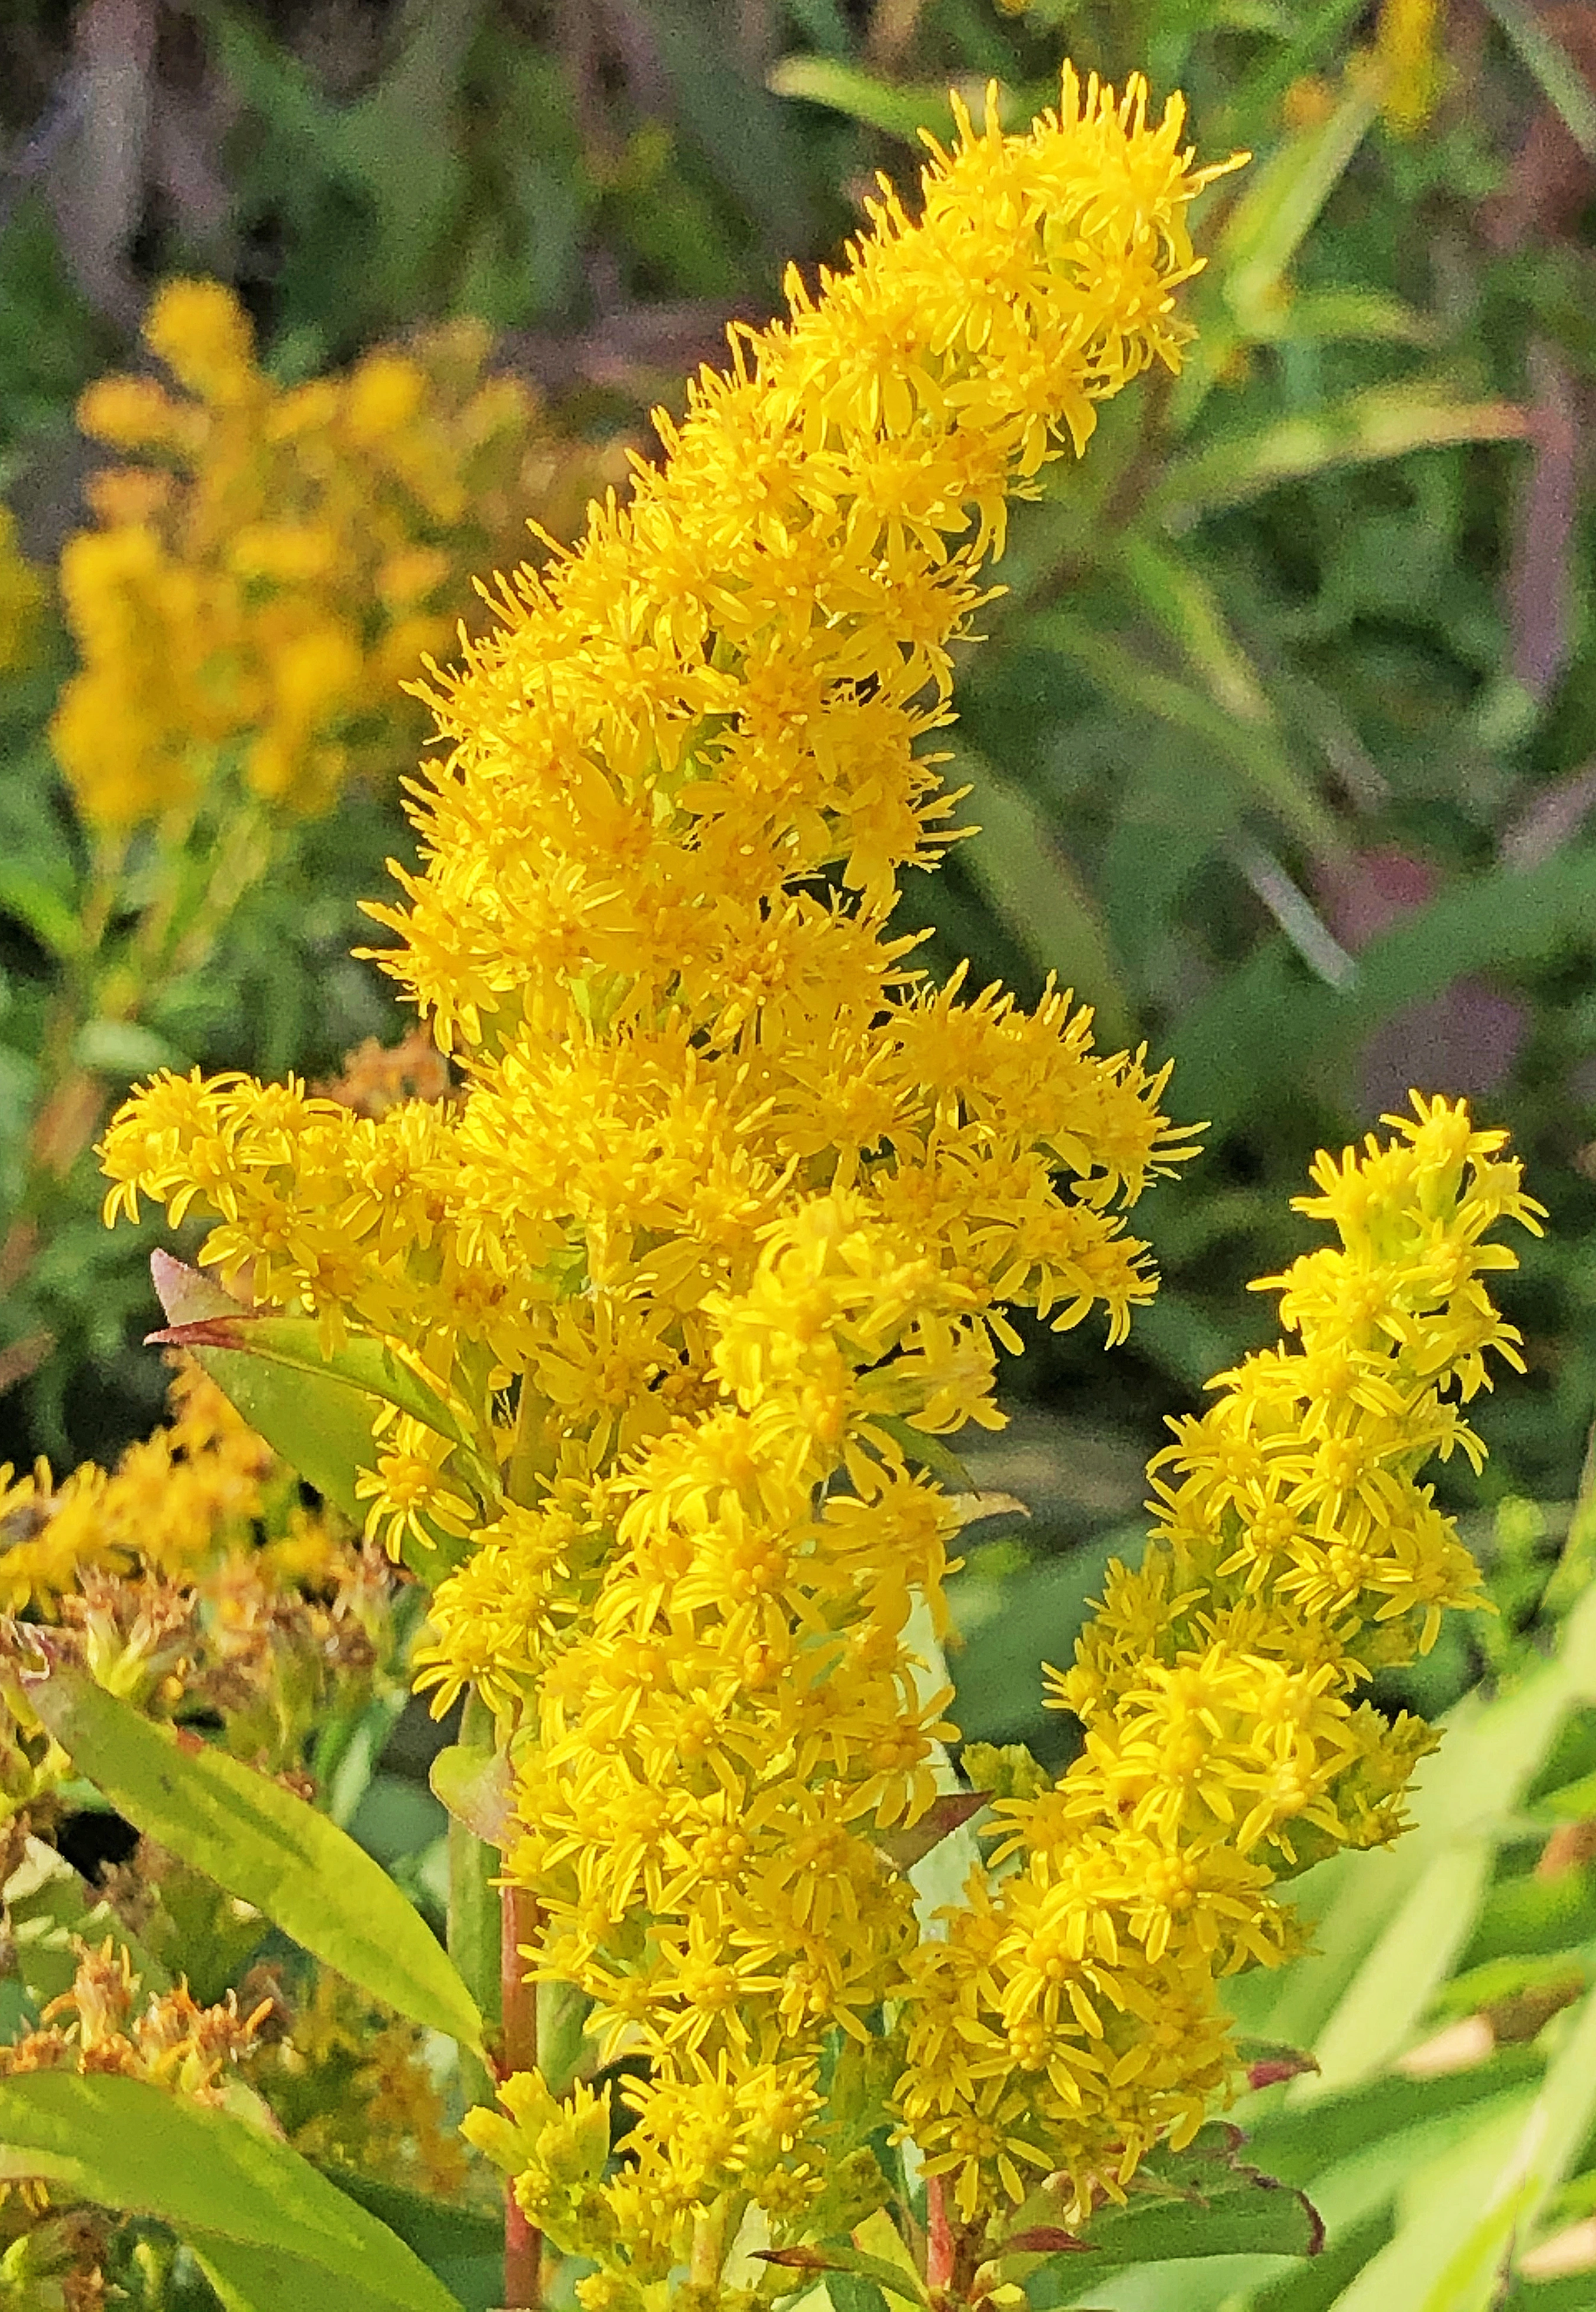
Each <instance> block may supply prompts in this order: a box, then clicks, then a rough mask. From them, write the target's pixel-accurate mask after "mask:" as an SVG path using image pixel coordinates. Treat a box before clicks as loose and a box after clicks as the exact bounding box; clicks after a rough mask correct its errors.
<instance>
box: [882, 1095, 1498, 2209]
mask: <svg viewBox="0 0 1596 2312" xmlns="http://www.w3.org/2000/svg"><path fill="white" fill-rule="evenodd" d="M1415 1105H1416V1120H1414V1119H1410V1120H1407V1121H1401V1120H1399V1119H1397V1118H1394V1117H1393V1118H1390V1119H1388V1121H1389V1122H1390V1123H1392V1124H1393V1125H1395V1126H1396V1130H1395V1134H1394V1136H1393V1137H1392V1138H1391V1139H1390V1141H1389V1142H1387V1143H1384V1144H1383V1145H1382V1144H1381V1143H1377V1142H1375V1141H1374V1140H1373V1139H1371V1140H1370V1141H1369V1142H1368V1143H1367V1146H1366V1148H1365V1150H1364V1151H1363V1152H1357V1151H1354V1150H1350V1149H1349V1150H1348V1151H1347V1152H1346V1154H1345V1155H1344V1156H1343V1157H1342V1159H1341V1160H1340V1161H1339V1162H1338V1163H1337V1161H1336V1160H1334V1159H1333V1158H1330V1157H1328V1156H1321V1157H1320V1159H1319V1160H1318V1163H1317V1165H1316V1166H1315V1171H1314V1177H1315V1180H1316V1183H1317V1185H1318V1187H1319V1189H1320V1194H1319V1195H1317V1196H1311V1197H1306V1198H1302V1199H1300V1200H1299V1205H1298V1209H1299V1210H1301V1211H1303V1212H1305V1213H1310V1214H1311V1215H1312V1217H1314V1218H1315V1219H1319V1220H1325V1221H1329V1222H1333V1223H1334V1224H1335V1226H1336V1227H1337V1230H1338V1231H1339V1233H1340V1237H1341V1242H1340V1244H1339V1246H1337V1247H1336V1248H1325V1249H1324V1250H1321V1251H1319V1252H1314V1253H1311V1254H1309V1255H1307V1256H1305V1257H1303V1258H1302V1259H1301V1260H1299V1261H1297V1262H1295V1263H1294V1264H1293V1266H1292V1267H1291V1268H1290V1269H1289V1270H1288V1271H1287V1272H1286V1274H1285V1275H1284V1276H1277V1277H1270V1278H1267V1279H1265V1280H1264V1283H1265V1286H1267V1288H1270V1289H1275V1290H1278V1292H1280V1295H1281V1321H1282V1324H1283V1326H1284V1327H1285V1330H1286V1331H1287V1332H1288V1333H1290V1334H1293V1335H1295V1336H1297V1337H1296V1342H1295V1344H1282V1345H1281V1346H1280V1347H1278V1348H1275V1349H1270V1350H1267V1351H1265V1352H1263V1353H1260V1354H1258V1355H1257V1356H1253V1357H1250V1358H1249V1359H1248V1360H1247V1362H1245V1363H1244V1364H1243V1365H1241V1366H1240V1367H1239V1368H1238V1369H1237V1370H1236V1371H1233V1372H1230V1373H1226V1374H1223V1375H1222V1376H1221V1378H1220V1379H1218V1380H1217V1381H1216V1382H1215V1384H1214V1387H1215V1389H1216V1390H1217V1391H1218V1392H1219V1394H1218V1395H1217V1397H1216V1398H1215V1403H1214V1405H1213V1406H1211V1407H1210V1408H1209V1410H1208V1411H1207V1412H1206V1413H1205V1414H1202V1415H1201V1416H1200V1417H1198V1418H1191V1419H1186V1420H1182V1421H1179V1422H1177V1423H1175V1424H1174V1427H1175V1435H1176V1441H1175V1443H1174V1444H1173V1445H1171V1446H1170V1447H1168V1448H1167V1449H1166V1450H1165V1451H1164V1452H1163V1453H1162V1455H1161V1456H1159V1458H1157V1459H1156V1460H1155V1461H1154V1462H1153V1478H1154V1490H1155V1496H1156V1498H1155V1501H1154V1503H1153V1507H1154V1509H1155V1511H1156V1514H1157V1519H1158V1525H1157V1529H1156V1532H1155V1534H1154V1537H1153V1540H1152V1542H1151V1543H1150V1545H1149V1547H1148V1550H1147V1554H1146V1556H1145V1558H1144V1561H1143V1563H1142V1564H1141V1566H1140V1567H1139V1568H1138V1569H1137V1570H1136V1571H1134V1572H1133V1571H1130V1570H1128V1569H1127V1567H1125V1566H1123V1565H1119V1564H1116V1565H1114V1566H1112V1567H1111V1568H1110V1569H1109V1582H1108V1589H1107V1593H1106V1596H1105V1598H1104V1601H1103V1605H1102V1607H1101V1611H1100V1612H1099V1614H1098V1616H1097V1617H1096V1619H1095V1620H1094V1621H1093V1622H1092V1624H1091V1625H1090V1626H1089V1627H1088V1629H1087V1630H1086V1632H1085V1633H1084V1635H1083V1638H1082V1640H1081V1642H1080V1645H1079V1647H1078V1649H1077V1651H1076V1657H1075V1662H1074V1668H1072V1669H1070V1670H1069V1671H1068V1672H1067V1673H1066V1674H1065V1675H1064V1676H1062V1677H1056V1679H1055V1684H1056V1696H1055V1699H1056V1701H1057V1706H1058V1707H1060V1708H1062V1709H1067V1710H1070V1711H1073V1712H1074V1713H1075V1714H1076V1716H1077V1717H1078V1718H1079V1719H1080V1720H1081V1721H1082V1723H1083V1728H1084V1730H1085V1745H1084V1750H1083V1755H1082V1756H1081V1757H1080V1758H1079V1760H1078V1761H1077V1762H1076V1764H1075V1765H1074V1766H1073V1767H1071V1768H1070V1770H1069V1771H1068V1772H1067V1773H1065V1775H1064V1776H1063V1777H1062V1779H1061V1780H1060V1781H1059V1782H1058V1783H1057V1786H1056V1787H1055V1788H1054V1789H1052V1790H1051V1791H1045V1792H1041V1793H1039V1794H1037V1795H1034V1796H1031V1797H1027V1798H1022V1799H1015V1800H1007V1801H1004V1802H1003V1803H1001V1804H1000V1805H999V1806H998V1807H997V1808H995V1812H996V1814H997V1815H998V1816H999V1817H1002V1818H1003V1827H1004V1837H1003V1839H1002V1842H1001V1843H1000V1845H999V1847H998V1849H997V1852H996V1856H995V1860H997V1861H1003V1860H1005V1859H1007V1858H1010V1857H1013V1859H1014V1861H1015V1864H1016V1867H1015V1868H1014V1869H1013V1871H1012V1873H1011V1874H1010V1875H1009V1876H1008V1877H1006V1878H1002V1879H1000V1880H999V1881H998V1882H997V1883H996V1884H995V1886H988V1885H987V1884H986V1883H985V1882H983V1881H977V1882H975V1883H974V1884H973V1885H972V1887H971V1889H970V1899H969V1905H968V1907H967V1908H965V1909H964V1910H962V1911H960V1913H959V1914H957V1915H956V1916H955V1917H954V1918H953V1919H952V1921H951V1927H950V1932H949V1936H948V1939H947V1940H946V1941H945V1942H940V1943H937V1942H933V1943H927V1944H925V1945H922V1946H921V1947H920V1949H919V1950H918V1951H917V1952H916V1956H915V1959H914V1962H913V1972H914V1975H915V1980H916V1999H915V2001H914V2004H913V2006H912V2008H911V2010H910V2011H911V2018H912V2020H911V2025H910V2034H909V2061H908V2071H907V2074H906V2077H905V2080H904V2082H903V2086H902V2089H901V2090H900V2101H899V2107H900V2110H901V2114H902V2117H903V2121H904V2124H905V2125H906V2127H907V2128H908V2131H909V2132H911V2133H912V2135H913V2136H914V2139H915V2141H916V2142H917V2143H918V2144H919V2145H920V2146H921V2148H922V2150H923V2151H924V2152H925V2154H926V2155H927V2167H928V2169H929V2170H930V2172H932V2173H933V2174H935V2173H937V2172H943V2171H946V2172H950V2173H951V2174H952V2176H954V2178H955V2185H954V2188H955V2194H956V2198H957V2203H958V2205H959V2207H960V2210H961V2211H962V2213H963V2214H964V2216H965V2217H966V2218H967V2219H969V2218H970V2217H972V2216H973V2215H974V2214H975V2212H976V2211H977V2209H978V2208H979V2207H980V2206H982V2205H983V2204H987V2203H989V2202H990V2199H991V2197H992V2196H993V2194H1002V2195H1004V2196H1008V2197H1011V2198H1018V2197H1019V2196H1020V2195H1021V2194H1022V2191H1023V2190H1024V2189H1025V2188H1027V2186H1026V2184H1025V2180H1024V2179H1025V2176H1026V2171H1027V2170H1029V2171H1030V2175H1031V2177H1032V2180H1033V2181H1034V2180H1039V2176H1040V2175H1041V2174H1043V2173H1046V2172H1048V2171H1053V2170H1063V2171H1065V2175H1066V2176H1067V2177H1068V2182H1069V2186H1070V2193H1071V2194H1073V2198H1074V2205H1075V2207H1076V2209H1077V2211H1086V2210H1088V2209H1089V2208H1090V2207H1091V2205H1092V2201H1093V2195H1094V2194H1097V2193H1099V2192H1101V2191H1108V2192H1109V2193H1117V2192H1118V2191H1120V2190H1121V2189H1122V2188H1123V2185H1125V2183H1126V2182H1127V2180H1128V2178H1129V2176H1130V2175H1131V2173H1132V2172H1133V2170H1134V2168H1135V2167H1136V2163H1137V2161H1138V2160H1139V2159H1140V2158H1141V2156H1142V2154H1143V2152H1144V2150H1146V2149H1147V2148H1148V2146H1149V2145H1150V2144H1151V2143H1152V2142H1153V2141H1154V2140H1156V2138H1157V2137H1158V2136H1159V2135H1160V2134H1162V2133H1164V2132H1170V2133H1171V2134H1172V2135H1173V2136H1174V2138H1175V2140H1176V2141H1181V2140H1184V2139H1185V2138H1186V2137H1188V2136H1189V2135H1190V2134H1191V2133H1192V2132H1195V2130H1196V2129H1197V2126H1198V2125H1199V2124H1201V2121H1202V2119H1203V2116H1204V2114H1205V2111H1206V2106H1207V2103H1208V2100H1209V2099H1210V2097H1212V2095H1213V2093H1214V2091H1215V2089H1218V2088H1220V2087H1222V2086H1223V2083H1224V2081H1225V2079H1226V2076H1227V2073H1228V2071H1229V2069H1230V2062H1231V2057H1230V2054H1229V2048H1228V2044H1227V2031H1226V2026H1225V2022H1224V2019H1223V2014H1222V2013H1221V2010H1220V2008H1219V2005H1218V2001H1217V2000H1216V1998H1215V1979H1216V1978H1217V1977H1218V1976H1220V1975H1225V1974H1228V1973H1231V1972H1232V1971H1233V1970H1235V1969H1236V1968H1239V1967H1242V1966H1250V1965H1252V1964H1255V1963H1259V1962H1261V1963H1262V1964H1264V1965H1266V1966H1271V1965H1274V1964H1276V1962H1277V1961H1278V1960H1279V1959H1280V1958H1282V1957H1285V1956H1286V1955H1287V1954H1288V1953H1289V1952H1290V1950H1291V1949H1293V1948H1294V1932H1295V1931H1294V1927H1293V1919H1292V1914H1291V1913H1290V1911H1289V1909H1287V1908H1285V1907H1284V1906H1283V1905H1282V1904H1281V1903H1280V1901H1279V1899H1278V1896H1276V1892H1275V1888H1276V1882H1277V1881H1278V1880H1280V1879H1281V1878H1283V1877H1286V1876H1289V1875H1291V1874H1292V1873H1293V1872H1294V1871H1296V1870H1300V1869H1301V1868H1302V1866H1303V1865H1304V1864H1306V1863H1308V1862H1311V1861H1316V1860H1318V1859H1319V1858H1320V1856H1321V1855H1324V1854H1327V1853H1329V1852H1332V1851H1333V1850H1334V1849H1336V1848H1337V1847H1339V1846H1355V1847H1364V1846H1374V1845H1379V1844H1382V1843H1385V1842H1386V1841H1388V1840H1390V1838H1392V1837H1394V1836H1395V1835H1397V1833H1398V1832H1399V1830H1400V1829H1401V1827H1402V1819H1403V1817H1402V1796H1403V1792H1404V1791H1405V1789H1406V1787H1407V1781H1408V1778H1409V1776H1410V1774H1411V1773H1412V1771H1413V1767H1414V1765H1415V1764H1416V1761H1417V1760H1418V1759H1419V1758H1420V1757H1422V1756H1424V1754H1425V1751H1426V1750H1428V1749H1429V1748H1430V1747H1433V1742H1434V1737H1433V1736H1432V1735H1431V1733H1430V1731H1429V1730H1428V1729H1427V1728H1426V1727H1425V1725H1424V1724H1423V1723H1422V1722H1421V1721H1416V1720H1414V1719H1411V1718H1408V1717H1406V1716H1404V1717H1400V1718H1399V1719H1397V1720H1396V1721H1394V1722H1390V1721H1387V1720H1386V1719H1384V1718H1383V1717H1381V1715H1380V1713H1379V1712H1376V1711H1375V1710H1374V1709H1372V1707H1371V1706H1370V1705H1369V1704H1368V1703H1361V1704H1360V1703H1358V1701H1357V1699H1356V1696H1357V1692H1358V1689H1359V1687H1360V1686H1362V1685H1364V1683H1365V1682H1366V1680H1367V1678H1368V1677H1369V1674H1370V1672H1371V1671H1372V1669H1374V1668H1377V1667H1380V1666H1381V1665H1389V1664H1394V1663H1402V1662H1407V1661H1410V1660H1412V1659H1413V1657H1414V1655H1415V1654H1416V1652H1423V1651H1427V1650H1428V1648H1429V1647H1430V1646H1431V1644H1433V1642H1434V1638H1435V1634H1436V1632H1437V1630H1438V1628H1439V1626H1440V1621H1441V1616H1442V1613H1443V1609H1444V1608H1445V1607H1456V1606H1468V1605H1470V1604H1471V1603H1473V1602H1475V1600H1476V1598H1477V1596H1478V1572H1477V1570H1476V1567H1475V1564H1474V1562H1473V1560H1472V1558H1470V1556H1469V1554H1468V1552H1467V1550H1465V1549H1464V1548H1463V1546H1462V1545H1461V1544H1460V1541H1459V1540H1458V1537H1457V1535H1456V1533H1455V1531H1454V1530H1453V1528H1452V1526H1451V1521H1450V1520H1449V1519H1446V1518H1444V1517H1443V1515H1442V1514H1441V1512H1440V1511H1438V1510H1437V1509H1436V1508H1435V1506H1434V1500H1433V1498H1432V1495H1431V1492H1430V1489H1429V1488H1428V1487H1427V1486H1425V1485H1422V1484H1420V1483H1419V1482H1418V1473H1419V1471H1420V1470H1421V1469H1422V1467H1424V1465H1425V1462H1427V1461H1429V1460H1431V1459H1432V1458H1436V1457H1439V1458H1443V1459H1444V1458H1446V1457H1447V1456H1448V1455H1449V1454H1451V1452H1452V1451H1453V1450H1454V1449H1458V1448H1461V1449H1462V1450H1463V1451H1464V1452H1465V1453H1467V1454H1468V1455H1469V1457H1470V1458H1472V1459H1473V1460H1474V1461H1475V1463H1476V1465H1477V1466H1478V1461H1479V1459H1480V1458H1481V1448H1480V1446H1479V1443H1478V1439H1477V1438H1476V1437H1475V1436H1474V1434H1473V1432H1471V1431H1470V1430H1469V1427H1468V1425H1467V1423H1466V1422H1465V1421H1464V1420H1463V1418H1462V1416H1461V1414H1460V1410H1459V1404H1460V1400H1461V1401H1466V1400H1467V1399H1468V1398H1469V1397H1472V1396H1474V1395H1475V1394H1476V1392H1477V1391H1478V1389H1479V1388H1482V1387H1486V1386H1487V1385H1488V1382H1487V1376H1486V1355H1487V1353H1492V1352H1494V1353H1495V1354H1497V1355H1499V1356H1501V1357H1503V1358H1504V1359H1505V1360H1506V1362H1508V1363H1510V1364H1513V1365H1514V1366H1517V1365H1519V1363H1520V1360H1519V1357H1518V1354H1517V1351H1516V1347H1515V1344H1516V1342H1517V1340H1518V1336H1517V1334H1516V1333H1515V1332H1514V1331H1513V1328H1512V1327H1511V1326H1508V1325H1505V1324H1504V1322H1503V1321H1502V1319H1501V1318H1500V1317H1499V1316H1498V1315H1497V1313H1496V1310H1495V1308H1494V1307H1493V1306H1492V1304H1491V1301H1490V1299H1489V1296H1488V1293H1487V1292H1486V1286H1485V1283H1484V1282H1483V1279H1484V1277H1485V1276H1486V1275H1487V1274H1489V1273H1490V1272H1491V1271H1492V1270H1495V1269H1502V1268H1510V1267H1512V1266H1513V1265H1515V1263H1514V1256H1513V1254H1512V1253H1511V1252H1510V1251H1508V1250H1507V1249H1506V1248H1504V1246H1502V1245H1499V1244H1494V1243H1489V1242H1486V1241H1485V1239H1486V1232H1487V1231H1488V1230H1490V1229H1492V1228H1493V1227H1495V1225H1496V1224H1497V1223H1498V1222H1501V1221H1504V1220H1513V1221H1517V1222H1521V1223H1522V1224H1523V1225H1525V1226H1527V1227H1530V1228H1532V1229H1533V1228H1537V1226H1538V1220H1539V1210H1540V1208H1539V1206H1538V1205H1537V1204H1533V1203H1532V1202H1531V1201H1530V1198H1529V1197H1527V1196H1526V1195H1524V1194H1523V1191H1522V1187H1521V1171H1520V1167H1519V1166H1518V1164H1517V1163H1516V1162H1513V1161H1512V1160H1509V1159H1506V1158H1504V1157H1503V1156H1502V1155H1501V1154H1500V1151H1501V1149H1502V1148H1503V1145H1504V1141H1505V1137H1506V1135H1505V1134H1503V1133H1500V1132H1477V1131H1475V1130H1474V1129H1473V1128H1472V1126H1471V1125H1470V1122H1469V1114H1468V1111H1467V1109H1466V1108H1463V1107H1462V1106H1461V1105H1460V1104H1459V1105H1457V1106H1449V1105H1448V1104H1447V1103H1446V1102H1445V1101H1444V1100H1440V1099H1437V1100H1434V1101H1431V1102H1427V1103H1426V1102H1425V1101H1423V1100H1418V1099H1416V1102H1415Z"/></svg>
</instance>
